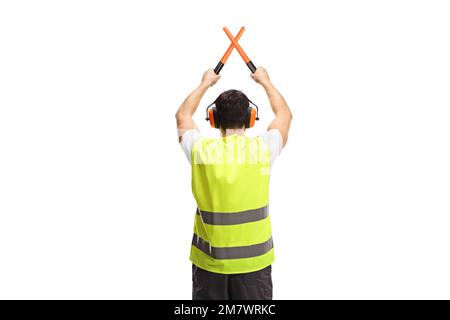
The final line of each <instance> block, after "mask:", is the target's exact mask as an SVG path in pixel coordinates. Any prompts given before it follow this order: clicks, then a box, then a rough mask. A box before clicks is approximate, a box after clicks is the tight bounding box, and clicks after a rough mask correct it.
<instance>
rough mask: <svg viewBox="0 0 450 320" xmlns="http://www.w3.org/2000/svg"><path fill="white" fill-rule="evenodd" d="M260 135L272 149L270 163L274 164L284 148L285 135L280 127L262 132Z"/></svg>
mask: <svg viewBox="0 0 450 320" xmlns="http://www.w3.org/2000/svg"><path fill="white" fill-rule="evenodd" d="M260 137H261V138H262V139H263V140H264V142H265V143H266V144H267V146H268V147H269V149H270V164H271V165H272V164H273V162H274V161H275V159H276V158H277V157H278V156H279V155H280V153H281V150H282V149H283V137H282V136H281V133H280V131H279V130H278V129H270V130H268V131H266V132H264V133H263V134H261V135H260Z"/></svg>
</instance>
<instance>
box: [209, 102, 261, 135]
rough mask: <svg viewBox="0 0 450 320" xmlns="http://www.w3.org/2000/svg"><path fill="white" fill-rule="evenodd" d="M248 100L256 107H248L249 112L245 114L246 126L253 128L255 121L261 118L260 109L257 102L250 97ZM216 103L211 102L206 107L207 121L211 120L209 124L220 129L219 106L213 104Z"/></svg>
mask: <svg viewBox="0 0 450 320" xmlns="http://www.w3.org/2000/svg"><path fill="white" fill-rule="evenodd" d="M247 100H248V102H249V103H250V104H252V105H254V106H255V108H256V109H255V108H253V107H251V106H249V107H248V108H247V112H246V115H245V128H247V129H248V128H252V127H253V126H254V125H255V121H257V120H259V116H258V114H259V109H258V106H257V105H256V104H254V103H253V102H251V101H250V99H248V98H247ZM215 103H216V101H214V102H213V103H211V104H210V105H209V106H208V107H206V119H205V120H206V121H209V124H210V125H211V127H213V128H216V129H219V128H220V117H219V115H218V112H217V108H216V107H213V105H214V104H215Z"/></svg>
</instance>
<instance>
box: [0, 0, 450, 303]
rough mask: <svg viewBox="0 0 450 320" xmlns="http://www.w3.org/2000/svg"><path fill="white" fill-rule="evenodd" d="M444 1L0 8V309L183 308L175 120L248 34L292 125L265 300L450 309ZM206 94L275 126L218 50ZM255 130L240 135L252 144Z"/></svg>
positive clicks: (277, 177)
mask: <svg viewBox="0 0 450 320" xmlns="http://www.w3.org/2000/svg"><path fill="white" fill-rule="evenodd" d="M449 16H450V9H449V5H448V2H446V1H304V2H302V1H291V2H282V1H277V2H274V1H254V2H251V1H226V2H223V1H222V2H218V1H217V2H214V1H2V3H1V4H0V298H40V299H47V298H59V299H66V298H75V299H78V298H84V299H91V298H102V299H109V298H125V299H128V298H137V299H170V298H177V299H190V298H191V264H190V262H189V260H188V255H189V248H190V241H191V239H192V230H193V227H192V224H193V218H194V210H195V202H194V200H193V198H192V195H191V191H190V168H189V165H188V162H187V160H186V159H185V156H184V155H183V153H182V151H181V149H180V147H179V145H178V141H177V136H176V128H175V118H174V114H175V111H176V109H177V108H178V106H179V105H180V104H181V102H182V101H183V99H184V98H185V97H186V95H187V94H189V93H190V91H192V90H193V89H194V88H195V87H196V86H197V85H198V83H199V81H200V78H201V76H202V73H203V71H204V70H206V69H207V68H210V67H212V68H213V67H214V66H215V65H216V63H217V62H218V60H219V58H220V57H221V56H222V54H223V52H224V51H225V49H226V48H227V47H228V45H229V40H228V39H227V37H226V35H225V34H224V32H223V31H222V27H223V26H225V25H226V26H228V27H229V28H230V30H231V31H232V33H233V34H236V33H237V31H238V30H239V28H240V27H241V26H242V25H244V26H246V28H247V30H246V32H245V33H244V35H243V36H242V38H241V41H240V43H241V45H242V47H243V48H244V49H245V50H246V51H247V53H248V55H249V56H250V57H251V58H252V60H253V62H254V63H255V64H256V65H257V66H258V65H262V66H264V67H266V68H267V69H268V71H269V74H270V76H271V78H272V81H273V83H274V84H275V85H276V86H277V87H278V89H279V90H280V91H281V93H282V94H283V95H284V96H285V98H286V100H287V101H288V103H289V105H290V107H291V109H292V111H293V114H294V120H293V123H292V128H291V133H290V136H289V142H288V144H287V146H286V147H285V149H284V151H283V154H282V155H281V157H280V158H279V159H278V160H277V161H276V163H275V167H274V169H273V171H272V181H271V214H272V221H273V229H274V230H273V231H274V241H275V247H276V256H277V261H276V263H275V264H274V267H273V280H274V298H276V299H316V298H323V299H331V298H339V299H350V298H360V299H368V298H375V299H378V298H386V299H391V298H447V299H448V298H450V273H449V272H448V271H449V270H450V257H449V244H450V235H449V227H450V217H449V214H450V200H449V195H450V169H449V167H450V166H449V163H450V149H449V147H450V145H449V142H450V141H449V140H450V139H449V138H450V127H449V120H450V109H449V108H450V90H449V89H450V59H449V57H450V42H449V39H450V19H449ZM221 75H222V79H221V80H220V81H219V82H218V84H217V85H216V86H215V87H213V88H212V89H210V91H208V92H207V94H206V96H205V98H204V100H203V101H202V103H201V106H200V107H199V110H198V112H197V114H196V115H195V119H196V122H197V124H198V125H199V126H200V128H201V129H202V131H203V132H204V133H205V134H208V135H214V134H217V133H215V132H214V130H213V129H210V128H208V126H207V123H206V122H205V121H204V107H205V106H206V105H207V104H208V103H209V102H211V101H212V100H213V99H214V98H215V97H216V96H217V95H218V94H219V93H220V92H222V91H223V90H226V89H230V88H236V89H241V90H243V91H244V92H245V93H246V94H247V95H248V96H249V97H250V99H252V100H254V102H256V103H257V104H258V105H259V106H260V107H261V110H260V111H261V114H260V117H261V121H260V122H259V123H258V125H257V127H256V129H252V130H250V132H249V134H251V135H254V134H257V133H258V132H261V131H262V130H265V128H266V126H267V125H268V123H269V122H270V121H271V119H272V117H273V115H272V113H271V111H270V107H269V105H268V101H267V99H266V97H265V94H264V91H263V90H262V88H261V87H259V86H258V85H257V84H255V83H254V82H253V81H252V80H251V79H250V77H249V70H248V69H247V68H246V66H245V65H244V63H243V61H242V59H241V58H240V57H239V55H238V54H237V52H233V54H232V55H231V57H230V59H229V61H228V63H227V64H226V65H225V67H224V69H223V71H222V73H221ZM251 131H253V132H251Z"/></svg>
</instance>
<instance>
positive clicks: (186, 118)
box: [175, 69, 220, 139]
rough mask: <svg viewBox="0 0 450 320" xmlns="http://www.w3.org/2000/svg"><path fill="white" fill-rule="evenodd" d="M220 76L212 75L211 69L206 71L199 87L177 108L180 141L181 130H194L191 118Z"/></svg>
mask: <svg viewBox="0 0 450 320" xmlns="http://www.w3.org/2000/svg"><path fill="white" fill-rule="evenodd" d="M219 78H220V76H219V75H217V74H215V73H214V70H213V69H208V70H207V71H206V72H205V73H204V74H203V78H202V81H201V83H200V85H199V86H198V87H197V89H195V90H194V91H193V92H192V93H191V94H190V95H189V96H188V97H187V98H186V99H185V100H184V102H183V103H182V104H181V106H180V107H179V108H178V111H177V113H176V114H175V118H176V119H177V128H178V132H179V134H178V137H179V138H180V139H181V136H182V131H183V130H190V129H194V128H195V123H194V120H192V116H193V115H194V113H195V110H197V107H198V105H199V104H200V100H201V99H202V97H203V95H204V94H205V92H206V90H208V88H209V87H212V86H213V85H214V84H216V82H217V81H218V80H219Z"/></svg>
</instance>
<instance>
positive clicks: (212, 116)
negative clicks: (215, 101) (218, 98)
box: [206, 107, 219, 129]
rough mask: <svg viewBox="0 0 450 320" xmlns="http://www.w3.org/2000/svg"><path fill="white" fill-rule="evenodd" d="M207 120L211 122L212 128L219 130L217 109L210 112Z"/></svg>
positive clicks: (213, 108)
mask: <svg viewBox="0 0 450 320" xmlns="http://www.w3.org/2000/svg"><path fill="white" fill-rule="evenodd" d="M206 120H209V124H210V125H211V127H213V128H216V129H219V118H218V117H217V109H216V107H212V108H210V109H209V110H208V118H207V119H206Z"/></svg>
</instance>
